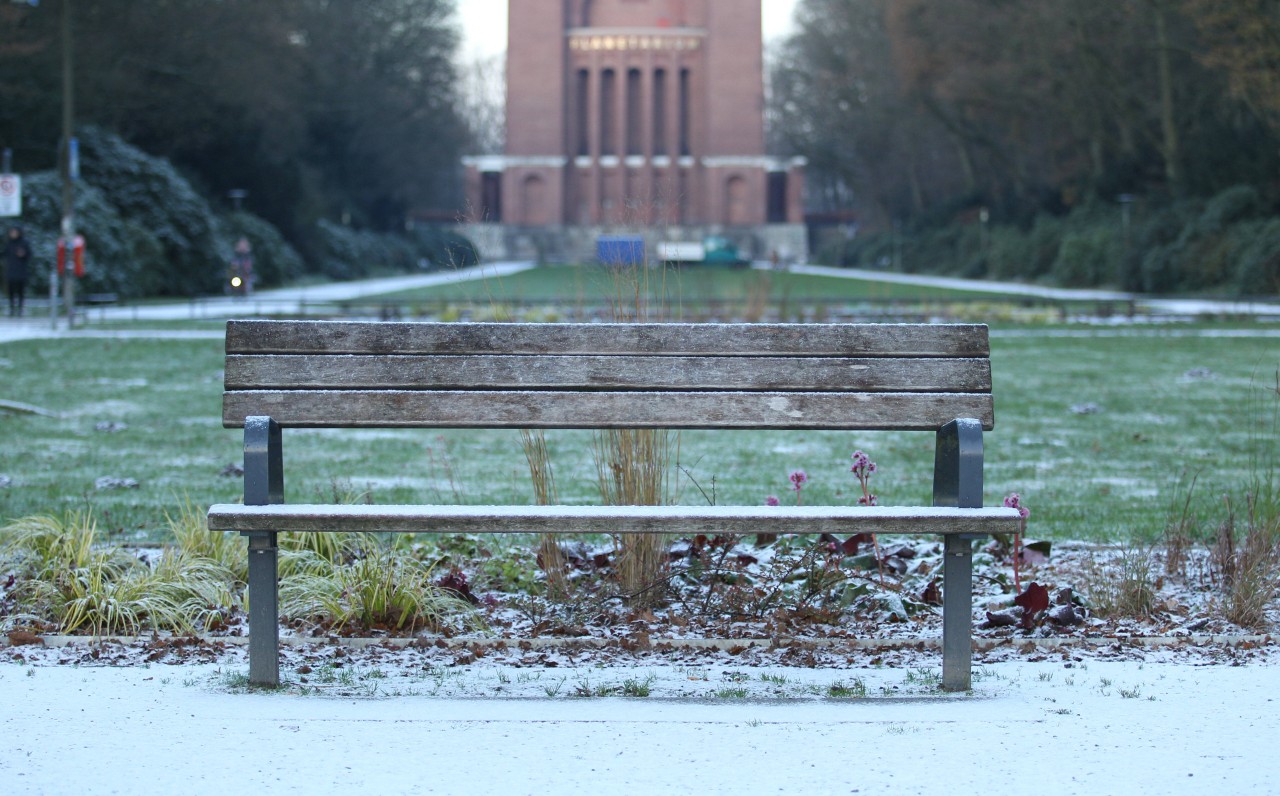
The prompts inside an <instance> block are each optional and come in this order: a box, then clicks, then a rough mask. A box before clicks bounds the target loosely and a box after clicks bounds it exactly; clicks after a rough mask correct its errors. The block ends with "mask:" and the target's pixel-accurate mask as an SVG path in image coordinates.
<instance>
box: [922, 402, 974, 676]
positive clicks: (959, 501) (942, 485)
mask: <svg viewBox="0 0 1280 796" xmlns="http://www.w3.org/2000/svg"><path fill="white" fill-rule="evenodd" d="M933 504H934V505H935V506H950V507H955V508H973V509H976V508H982V424H981V423H979V422H978V421H977V420H972V419H960V420H953V421H951V422H950V423H948V424H946V425H945V426H943V427H942V428H941V429H939V430H938V442H937V448H936V452H935V455H934V463H933ZM975 538H980V537H976V536H972V535H968V534H964V535H961V534H954V535H948V536H947V537H946V545H945V551H944V555H943V564H942V690H944V691H968V690H969V689H970V688H971V687H972V685H973V679H972V672H971V669H972V665H973V539H975Z"/></svg>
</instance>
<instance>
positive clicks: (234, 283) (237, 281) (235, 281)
mask: <svg viewBox="0 0 1280 796" xmlns="http://www.w3.org/2000/svg"><path fill="white" fill-rule="evenodd" d="M231 286H232V287H240V277H238V276H233V277H231Z"/></svg>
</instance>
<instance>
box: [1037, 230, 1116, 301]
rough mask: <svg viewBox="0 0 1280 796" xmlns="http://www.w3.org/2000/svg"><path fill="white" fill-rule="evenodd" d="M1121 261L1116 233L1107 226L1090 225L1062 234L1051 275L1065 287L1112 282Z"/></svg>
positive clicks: (1090, 285) (1089, 285)
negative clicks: (1077, 230) (1087, 227)
mask: <svg viewBox="0 0 1280 796" xmlns="http://www.w3.org/2000/svg"><path fill="white" fill-rule="evenodd" d="M1118 263H1119V251H1118V247H1117V246H1116V239H1115V234H1114V232H1113V231H1112V230H1111V229H1110V228H1107V227H1091V228H1089V229H1087V230H1084V231H1079V232H1075V231H1073V232H1068V233H1066V234H1064V235H1063V236H1062V241H1061V243H1060V244H1059V246H1058V257H1057V259H1056V260H1054V263H1053V269H1052V274H1053V278H1054V281H1055V282H1056V283H1057V284H1059V285H1062V286H1064V287H1092V286H1094V285H1100V284H1104V283H1106V282H1110V281H1112V279H1113V278H1114V275H1115V274H1117V273H1118V271H1119V264H1118Z"/></svg>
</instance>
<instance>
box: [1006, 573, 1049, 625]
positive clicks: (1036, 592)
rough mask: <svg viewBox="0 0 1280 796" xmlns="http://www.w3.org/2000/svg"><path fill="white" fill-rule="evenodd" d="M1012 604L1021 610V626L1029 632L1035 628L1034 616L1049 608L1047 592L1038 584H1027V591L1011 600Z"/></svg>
mask: <svg viewBox="0 0 1280 796" xmlns="http://www.w3.org/2000/svg"><path fill="white" fill-rule="evenodd" d="M1013 604H1014V605H1016V606H1018V607H1019V608H1021V609H1022V626H1023V627H1025V628H1027V629H1028V630H1030V629H1031V628H1032V627H1034V626H1035V618H1036V615H1037V614H1039V613H1040V612H1041V611H1045V610H1048V608H1049V590H1048V589H1046V588H1045V587H1044V586H1041V585H1040V584H1039V583H1035V582H1032V583H1029V584H1027V590H1026V591H1024V592H1023V593H1022V594H1019V595H1018V596H1017V597H1014V598H1013Z"/></svg>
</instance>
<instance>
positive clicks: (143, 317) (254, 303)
mask: <svg viewBox="0 0 1280 796" xmlns="http://www.w3.org/2000/svg"><path fill="white" fill-rule="evenodd" d="M533 267H534V266H533V263H524V262H508V263H489V264H485V265H479V266H475V267H473V268H462V269H458V270H454V271H436V272H433V273H429V274H411V275H407V276H392V277H384V278H381V279H363V280H358V281H354V282H329V283H325V284H323V285H308V286H305V287H288V288H279V289H276V290H260V291H258V292H256V293H254V294H253V295H252V296H250V297H249V298H232V297H229V296H219V297H215V298H202V299H198V300H194V301H181V302H173V303H164V304H139V305H129V306H124V307H101V308H95V309H93V310H91V311H90V312H91V314H92V317H93V319H94V320H95V321H96V320H125V321H184V320H210V319H213V320H218V319H224V318H235V317H239V316H243V315H244V314H245V313H246V311H248V312H249V314H251V315H258V314H262V313H263V312H273V313H285V314H288V313H297V312H300V311H301V310H302V308H303V306H304V305H306V304H312V305H314V304H318V303H324V302H332V301H348V300H353V299H358V298H363V297H365V296H378V295H382V294H385V293H394V292H397V291H401V290H414V289H417V288H423V287H434V286H436V285H445V284H453V283H456V282H472V281H476V280H483V279H500V278H502V277H504V276H509V275H511V274H515V273H519V272H520V271H524V270H527V269H530V268H533ZM90 332H92V329H91V330H90ZM78 333H79V332H76V334H78ZM61 334H67V332H66V331H65V330H62V331H55V330H52V329H50V326H49V320H48V318H40V317H30V318H24V319H21V320H17V319H10V318H0V342H5V341H7V340H21V339H29V338H34V337H57V336H60V335H61ZM197 335H198V336H206V335H204V334H203V333H197ZM150 336H153V337H155V336H159V335H157V334H156V333H154V332H153V333H150ZM163 336H173V337H181V336H183V333H182V332H172V333H170V332H165V333H164V335H163ZM216 336H219V337H220V336H221V334H220V333H219V334H217V335H216Z"/></svg>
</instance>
